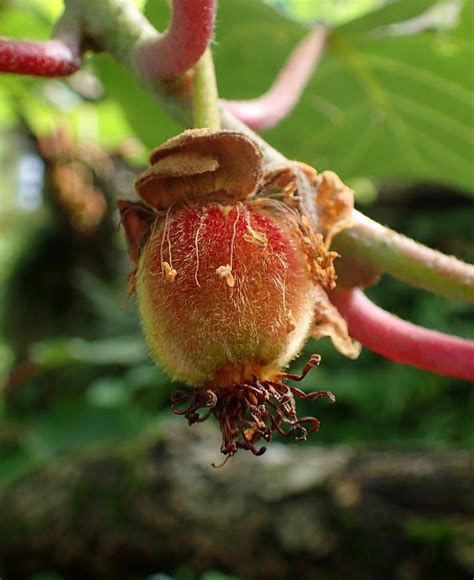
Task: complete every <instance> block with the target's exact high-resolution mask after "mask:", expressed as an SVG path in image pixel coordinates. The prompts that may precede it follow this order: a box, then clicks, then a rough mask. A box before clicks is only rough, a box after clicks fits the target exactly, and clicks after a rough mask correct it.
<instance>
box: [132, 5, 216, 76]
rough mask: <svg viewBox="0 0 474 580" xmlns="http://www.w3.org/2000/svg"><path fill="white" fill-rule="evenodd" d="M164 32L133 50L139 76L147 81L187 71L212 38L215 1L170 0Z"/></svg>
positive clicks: (200, 55) (178, 74) (197, 59)
mask: <svg viewBox="0 0 474 580" xmlns="http://www.w3.org/2000/svg"><path fill="white" fill-rule="evenodd" d="M172 5H173V14H172V18H171V24H170V26H169V28H168V30H167V31H166V32H165V33H164V34H162V35H160V36H159V37H158V38H154V39H150V40H149V41H146V42H144V43H143V44H142V45H141V46H140V48H139V49H138V51H137V62H138V65H139V67H140V70H141V72H142V74H143V75H144V76H145V77H146V78H149V79H151V80H169V79H173V78H176V77H178V76H180V75H182V74H183V73H185V72H186V71H187V70H189V69H191V68H192V67H193V66H194V65H195V64H196V63H197V62H198V61H199V59H200V58H201V57H202V55H203V54H204V52H205V50H206V48H207V47H208V46H209V43H210V42H211V39H212V34H213V31H214V20H215V14H216V2H215V0H173V3H172Z"/></svg>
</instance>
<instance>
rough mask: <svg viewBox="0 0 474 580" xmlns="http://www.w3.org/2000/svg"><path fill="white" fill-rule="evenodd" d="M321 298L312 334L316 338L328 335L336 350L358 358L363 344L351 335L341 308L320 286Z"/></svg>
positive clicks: (317, 306) (349, 356)
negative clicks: (340, 310) (339, 308)
mask: <svg viewBox="0 0 474 580" xmlns="http://www.w3.org/2000/svg"><path fill="white" fill-rule="evenodd" d="M318 294H319V299H318V302H317V305H316V313H315V319H314V326H313V329H312V331H311V336H312V337H313V338H315V339H319V338H322V337H323V336H328V337H329V338H330V339H331V341H332V343H333V345H334V348H335V349H336V350H338V351H339V352H340V353H341V354H343V355H344V356H347V357H348V358H353V359H354V358H357V357H358V356H359V354H360V351H361V345H360V343H358V342H357V341H356V340H353V339H352V338H351V337H350V336H349V330H348V328H347V322H346V321H345V319H344V318H343V316H342V314H340V312H339V310H338V309H337V308H336V307H335V306H334V305H333V304H332V303H331V302H330V300H329V298H328V296H327V294H326V292H324V290H323V289H322V288H318Z"/></svg>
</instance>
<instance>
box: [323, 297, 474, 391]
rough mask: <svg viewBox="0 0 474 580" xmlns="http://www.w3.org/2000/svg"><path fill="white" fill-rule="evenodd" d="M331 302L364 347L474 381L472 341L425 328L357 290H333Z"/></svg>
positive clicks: (397, 360)
mask: <svg viewBox="0 0 474 580" xmlns="http://www.w3.org/2000/svg"><path fill="white" fill-rule="evenodd" d="M330 298H331V301H332V302H333V303H334V305H335V306H336V307H337V309H338V310H339V311H340V312H341V314H342V315H343V316H344V318H345V319H346V320H347V322H348V325H349V334H350V335H351V336H352V337H353V338H355V339H357V340H359V341H360V342H361V343H362V344H363V345H364V346H366V347H367V348H369V349H370V350H373V351H375V352H377V353H379V354H381V355H382V356H384V357H386V358H388V359H391V360H393V361H396V362H398V363H402V364H407V365H411V366H414V367H418V368H421V369H424V370H427V371H430V372H432V373H437V374H439V375H445V376H448V377H456V378H458V379H465V380H468V381H474V341H470V340H464V339H462V338H458V337H456V336H451V335H449V334H443V333H441V332H437V331H435V330H428V329H426V328H422V327H420V326H416V325H415V324H412V323H411V322H407V321H406V320H402V319H401V318H398V317H397V316H394V315H393V314H390V313H389V312H386V311H385V310H383V309H382V308H379V307H378V306H376V305H375V304H374V303H373V302H371V301H370V300H369V299H368V298H367V297H366V296H365V295H364V293H363V292H362V291H361V290H359V289H352V290H334V291H333V292H331V293H330Z"/></svg>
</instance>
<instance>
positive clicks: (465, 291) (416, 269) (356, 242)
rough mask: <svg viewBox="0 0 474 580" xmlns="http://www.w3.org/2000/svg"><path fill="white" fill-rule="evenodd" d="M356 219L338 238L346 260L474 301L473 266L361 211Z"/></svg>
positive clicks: (451, 296) (445, 294)
mask: <svg viewBox="0 0 474 580" xmlns="http://www.w3.org/2000/svg"><path fill="white" fill-rule="evenodd" d="M353 220H354V225H353V227H352V228H350V229H347V230H344V231H343V232H341V233H340V234H339V235H338V236H337V237H336V238H335V240H334V248H335V249H336V250H337V251H339V252H340V254H341V255H342V256H344V258H345V259H348V260H351V259H355V260H356V261H357V262H359V263H361V264H366V265H367V266H368V267H369V268H370V269H371V270H372V271H373V272H374V273H379V274H383V273H386V274H390V275H391V276H394V277H395V278H398V279H399V280H402V281H403V282H406V283H408V284H411V285H413V286H418V287H419V288H424V289H425V290H430V291H431V292H434V293H436V294H440V295H442V296H446V297H448V298H459V299H463V300H465V301H467V302H474V266H473V265H471V264H466V263H465V262H462V261H461V260H458V259H457V258H455V257H454V256H446V255H445V254H442V253H441V252H437V251H436V250H432V249H431V248H427V247H426V246H423V245H422V244H420V243H418V242H415V241H414V240H412V239H410V238H407V237H405V236H403V235H401V234H399V233H397V232H395V231H393V230H391V229H390V228H387V227H384V226H382V225H381V224H379V223H377V222H375V221H373V220H371V219H370V218H368V217H367V216H365V215H363V214H361V213H360V212H358V211H354V213H353Z"/></svg>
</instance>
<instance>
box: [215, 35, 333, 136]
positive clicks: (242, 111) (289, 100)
mask: <svg viewBox="0 0 474 580" xmlns="http://www.w3.org/2000/svg"><path fill="white" fill-rule="evenodd" d="M326 38H327V31H326V29H325V28H323V27H322V26H318V27H316V28H314V29H313V30H312V31H311V32H310V33H309V34H308V35H307V36H305V38H303V40H302V41H301V42H300V43H299V44H298V46H297V47H296V48H295V49H294V50H293V52H292V53H291V55H290V57H289V59H288V60H287V62H286V63H285V65H284V67H283V68H282V69H281V71H280V73H279V74H278V76H277V78H276V80H275V82H274V83H273V85H272V86H271V87H270V89H269V90H268V91H267V92H266V93H264V94H263V95H261V96H260V97H258V98H256V99H249V100H246V101H244V100H242V101H224V104H225V106H226V107H227V109H229V111H230V112H231V113H233V114H234V115H235V116H236V117H238V118H239V119H240V120H241V121H242V122H244V123H245V124H246V125H248V126H249V127H250V128H252V129H255V130H258V131H262V130H264V129H269V128H270V127H273V126H274V125H276V124H277V123H278V122H280V121H281V120H282V119H284V118H285V117H286V116H287V115H288V114H289V113H290V112H291V111H292V110H293V108H294V107H295V106H296V105H297V104H298V101H299V99H300V97H301V93H302V92H303V90H304V88H305V87H306V85H307V83H308V81H309V79H310V78H311V75H312V73H313V70H314V68H315V67H316V65H317V64H318V62H319V61H320V59H321V57H322V55H323V53H324V48H325V45H326Z"/></svg>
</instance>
